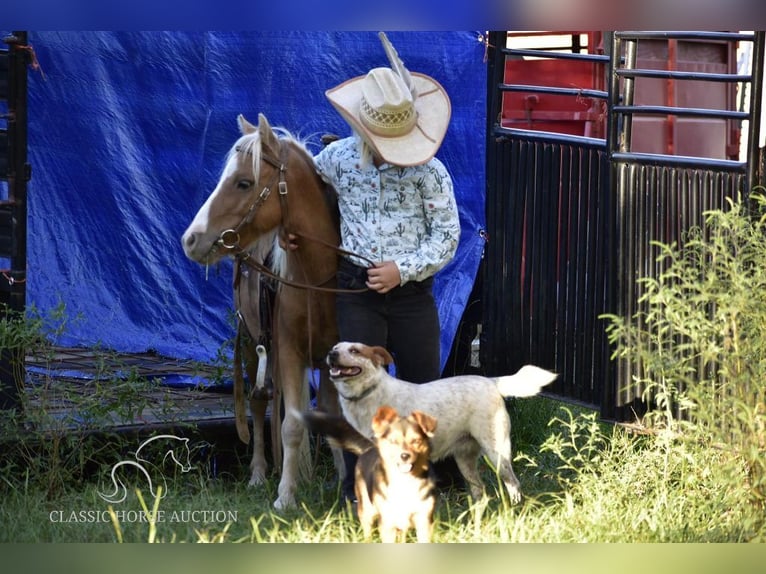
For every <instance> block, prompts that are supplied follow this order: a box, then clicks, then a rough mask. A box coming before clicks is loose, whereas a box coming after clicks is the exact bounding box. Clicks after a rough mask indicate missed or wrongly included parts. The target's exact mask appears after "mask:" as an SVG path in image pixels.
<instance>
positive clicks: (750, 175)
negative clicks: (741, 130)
mask: <svg viewBox="0 0 766 574" xmlns="http://www.w3.org/2000/svg"><path fill="white" fill-rule="evenodd" d="M765 43H766V32H764V31H763V30H761V31H759V32H756V34H755V41H754V43H753V59H752V62H753V64H752V71H751V73H752V75H753V82H752V84H751V85H750V114H751V116H750V117H751V118H752V119H751V121H750V122H749V126H748V130H747V137H748V140H747V157H748V159H749V162H748V170H747V182H746V185H747V187H748V188H747V189H746V190H745V193H746V194H749V193H750V190H751V189H752V188H753V187H755V186H757V185H763V184H764V174H763V173H760V167H761V163H760V161H758V149H759V148H758V145H759V140H760V125H761V122H760V118H761V100H762V97H763V66H764V62H763V59H764V44H765Z"/></svg>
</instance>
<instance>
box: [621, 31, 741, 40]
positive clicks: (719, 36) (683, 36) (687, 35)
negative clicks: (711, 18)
mask: <svg viewBox="0 0 766 574" xmlns="http://www.w3.org/2000/svg"><path fill="white" fill-rule="evenodd" d="M614 34H615V36H616V37H617V38H632V39H636V40H652V39H655V40H669V39H670V40H722V41H726V42H731V41H741V42H745V41H752V40H753V39H754V34H743V33H740V32H691V31H645V30H639V31H633V30H630V31H625V30H620V31H618V32H615V33H614Z"/></svg>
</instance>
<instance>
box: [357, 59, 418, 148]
mask: <svg viewBox="0 0 766 574" xmlns="http://www.w3.org/2000/svg"><path fill="white" fill-rule="evenodd" d="M360 120H361V121H362V123H363V124H364V125H365V126H366V127H367V129H369V130H370V131H371V132H373V133H375V134H377V135H380V136H384V137H396V136H401V135H405V134H407V133H409V132H410V131H411V130H412V129H413V128H414V127H415V124H416V122H417V114H416V112H415V98H414V96H413V94H412V93H411V92H410V89H409V88H408V87H407V85H406V84H405V83H404V80H403V79H402V78H401V76H399V74H397V73H396V72H394V71H393V70H392V69H391V68H374V69H372V70H370V71H369V72H368V74H367V76H365V78H364V81H363V82H362V98H361V105H360Z"/></svg>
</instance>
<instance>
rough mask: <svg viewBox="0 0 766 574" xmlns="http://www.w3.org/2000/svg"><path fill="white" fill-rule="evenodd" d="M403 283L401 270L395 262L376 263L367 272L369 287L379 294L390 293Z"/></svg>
mask: <svg viewBox="0 0 766 574" xmlns="http://www.w3.org/2000/svg"><path fill="white" fill-rule="evenodd" d="M401 282H402V277H401V275H400V274H399V268H398V267H397V266H396V263H394V262H393V261H383V262H382V263H376V264H375V267H370V268H369V269H368V270H367V287H368V288H370V289H372V290H373V291H377V292H378V293H388V292H389V291H391V289H393V288H394V287H396V286H398V285H399V284H400V283H401Z"/></svg>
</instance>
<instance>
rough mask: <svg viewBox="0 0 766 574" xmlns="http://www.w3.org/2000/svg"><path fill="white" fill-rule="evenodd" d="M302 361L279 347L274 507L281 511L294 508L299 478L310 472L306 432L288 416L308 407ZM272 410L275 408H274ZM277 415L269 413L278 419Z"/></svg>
mask: <svg viewBox="0 0 766 574" xmlns="http://www.w3.org/2000/svg"><path fill="white" fill-rule="evenodd" d="M304 362H305V361H304V360H303V358H302V357H301V356H300V355H299V354H298V353H296V352H295V351H294V350H293V349H289V348H285V347H280V354H279V365H278V371H279V380H280V383H279V384H281V385H282V396H283V397H284V403H285V419H284V421H283V422H282V449H283V455H282V457H283V458H282V477H281V479H280V481H279V487H278V489H277V492H278V494H279V496H278V498H277V500H276V501H275V502H274V507H275V508H276V509H278V510H283V509H286V508H289V507H291V506H295V495H296V491H297V489H298V480H299V478H300V477H301V474H303V475H304V476H308V474H309V471H310V469H311V453H310V451H309V441H308V431H307V430H306V427H305V426H304V425H303V424H302V423H301V421H300V420H299V419H298V418H296V417H295V416H294V415H293V414H292V413H294V412H303V411H305V410H306V409H307V408H308V404H309V386H308V371H307V369H306V368H305V366H304ZM275 409H276V407H275ZM278 415H279V413H278V412H275V413H272V416H278Z"/></svg>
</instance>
